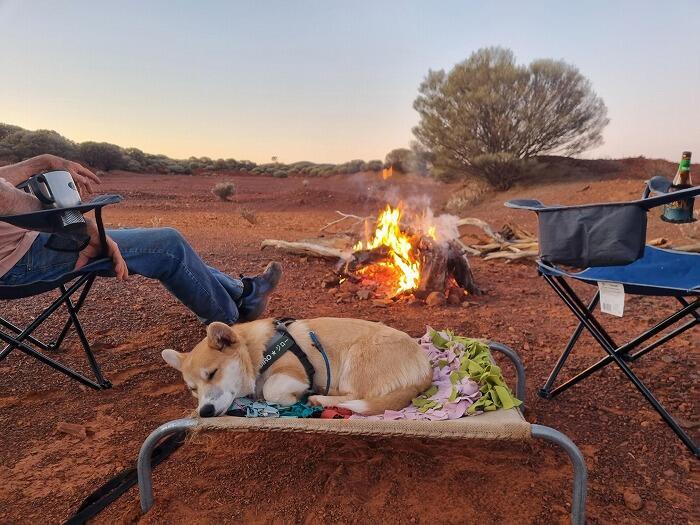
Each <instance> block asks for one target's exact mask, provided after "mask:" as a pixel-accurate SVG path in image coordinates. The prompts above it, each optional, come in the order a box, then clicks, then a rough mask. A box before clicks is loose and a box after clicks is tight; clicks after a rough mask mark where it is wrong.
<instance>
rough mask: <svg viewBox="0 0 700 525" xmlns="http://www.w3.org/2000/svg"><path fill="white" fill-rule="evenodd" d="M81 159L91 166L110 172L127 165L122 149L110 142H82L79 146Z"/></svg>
mask: <svg viewBox="0 0 700 525" xmlns="http://www.w3.org/2000/svg"><path fill="white" fill-rule="evenodd" d="M78 152H79V153H80V157H81V158H82V159H83V160H84V161H85V162H87V163H88V164H89V165H90V166H93V167H95V168H97V169H101V170H105V171H109V170H113V169H121V168H124V167H125V166H126V164H127V161H126V159H125V158H124V154H123V153H122V149H121V148H120V147H119V146H117V145H115V144H109V143H108V142H82V143H80V144H79V145H78Z"/></svg>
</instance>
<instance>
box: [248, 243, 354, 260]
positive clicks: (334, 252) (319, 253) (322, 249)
mask: <svg viewBox="0 0 700 525" xmlns="http://www.w3.org/2000/svg"><path fill="white" fill-rule="evenodd" d="M267 247H272V248H277V249H278V250H282V251H284V252H288V253H294V254H297V255H310V256H313V257H321V258H323V259H342V260H348V259H350V258H351V257H352V254H351V253H350V252H349V251H341V250H338V249H337V248H330V247H328V246H321V245H319V244H313V243H310V242H289V241H281V240H278V239H265V240H264V241H262V243H261V245H260V249H261V250H262V249H265V248H267Z"/></svg>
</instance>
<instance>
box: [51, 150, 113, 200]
mask: <svg viewBox="0 0 700 525" xmlns="http://www.w3.org/2000/svg"><path fill="white" fill-rule="evenodd" d="M40 157H41V158H42V161H43V162H45V163H46V164H47V166H48V168H49V169H52V170H65V171H67V172H68V173H70V174H71V176H72V177H73V180H74V181H75V184H76V185H77V186H78V193H80V196H81V197H82V198H84V197H85V196H86V195H89V194H90V193H93V184H100V179H99V177H98V176H97V175H95V174H94V173H93V172H92V171H90V170H89V169H87V168H86V167H85V166H83V165H81V164H78V163H77V162H73V161H72V160H66V159H63V158H61V157H57V156H56V155H48V154H47V155H40Z"/></svg>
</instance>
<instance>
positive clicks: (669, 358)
mask: <svg viewBox="0 0 700 525" xmlns="http://www.w3.org/2000/svg"><path fill="white" fill-rule="evenodd" d="M661 360H662V361H663V362H664V363H673V362H674V361H675V360H676V358H675V357H673V356H672V355H669V354H664V355H662V356H661Z"/></svg>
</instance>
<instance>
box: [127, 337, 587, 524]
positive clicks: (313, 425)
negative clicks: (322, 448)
mask: <svg viewBox="0 0 700 525" xmlns="http://www.w3.org/2000/svg"><path fill="white" fill-rule="evenodd" d="M489 347H490V349H491V350H492V351H497V352H500V353H502V354H504V355H505V356H506V357H507V358H508V359H510V361H511V362H512V363H513V366H514V367H515V370H516V373H517V382H516V388H515V391H516V395H517V396H518V398H519V399H521V400H524V399H525V369H524V367H523V364H522V361H521V360H520V358H519V357H518V355H517V354H516V353H515V352H514V351H513V350H511V349H510V348H509V347H507V346H505V345H503V344H500V343H493V342H490V343H489ZM208 429H212V430H229V431H232V432H302V433H318V434H345V435H362V436H382V437H385V436H406V437H422V438H432V439H488V440H510V441H525V440H530V439H544V440H546V441H551V442H553V443H555V444H557V445H559V446H560V447H561V448H562V449H564V451H565V452H566V453H567V454H568V455H569V459H570V460H571V464H572V465H573V474H574V482H573V497H572V504H571V522H572V523H573V524H574V525H583V524H584V523H585V506H586V483H587V471H586V464H585V461H584V458H583V455H582V454H581V451H580V450H579V449H578V448H577V447H576V445H575V444H574V443H573V441H571V440H570V439H569V438H568V437H567V436H566V435H564V434H562V433H561V432H559V431H558V430H555V429H553V428H550V427H546V426H542V425H535V424H530V423H528V422H527V421H526V420H525V418H524V417H523V415H522V406H521V408H520V409H518V408H512V409H509V410H503V409H500V410H496V411H494V412H486V413H484V414H480V415H478V416H473V417H463V418H460V419H455V420H451V421H409V420H399V421H375V420H366V419H342V420H341V419H296V418H263V417H259V418H246V417H233V416H224V417H212V418H198V417H192V418H184V419H176V420H173V421H170V422H168V423H165V424H163V425H161V426H159V427H158V428H157V429H155V430H154V431H153V432H152V433H151V434H150V435H149V436H148V437H147V438H146V440H145V441H144V442H143V445H142V447H141V451H140V452H139V456H138V462H137V471H138V483H139V495H140V498H141V510H142V511H143V512H148V510H149V509H150V508H151V507H152V506H153V502H154V500H153V469H152V465H151V459H152V456H153V451H154V449H155V448H156V446H157V445H158V443H159V442H161V441H162V440H163V439H165V438H167V437H168V436H172V435H174V434H178V433H183V432H186V431H194V430H208Z"/></svg>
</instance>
